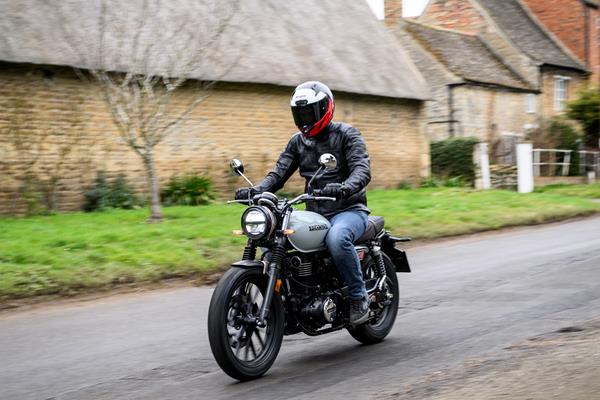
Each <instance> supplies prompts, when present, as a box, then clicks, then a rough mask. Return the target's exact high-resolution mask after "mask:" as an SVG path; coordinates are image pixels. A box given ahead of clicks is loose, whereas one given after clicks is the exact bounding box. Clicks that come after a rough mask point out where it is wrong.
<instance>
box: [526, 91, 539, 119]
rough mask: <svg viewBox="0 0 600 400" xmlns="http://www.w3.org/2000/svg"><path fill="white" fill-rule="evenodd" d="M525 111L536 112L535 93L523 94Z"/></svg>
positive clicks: (528, 112)
mask: <svg viewBox="0 0 600 400" xmlns="http://www.w3.org/2000/svg"><path fill="white" fill-rule="evenodd" d="M525 112H526V113H527V114H535V113H537V95H536V94H535V93H527V95H525Z"/></svg>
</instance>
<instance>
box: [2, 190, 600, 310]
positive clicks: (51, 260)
mask: <svg viewBox="0 0 600 400" xmlns="http://www.w3.org/2000/svg"><path fill="white" fill-rule="evenodd" d="M368 197H369V207H370V208H371V209H372V210H373V214H376V215H384V216H385V217H386V225H387V227H388V228H389V229H391V230H392V231H393V232H394V233H396V234H398V235H410V236H413V237H415V238H434V237H441V236H448V235H455V234H462V233H471V232H477V231H482V230H488V229H497V228H501V227H504V226H511V225H520V224H530V223H539V222H544V221H548V220H555V219H560V218H568V217H573V216H578V215H584V214H589V213H593V212H597V211H600V204H597V203H594V202H592V201H590V200H586V199H581V198H576V197H569V196H562V195H557V194H550V193H533V194H528V195H519V194H517V193H514V192H509V191H486V192H476V191H470V190H467V189H449V188H442V189H440V188H435V189H416V190H393V191H383V190H375V191H372V192H370V193H369V196H368ZM242 210H243V207H241V206H237V205H221V204H214V205H209V206H201V207H169V208H165V209H164V216H165V221H164V222H163V223H160V224H146V223H145V219H146V217H147V210H130V211H125V210H113V211H107V212H102V213H87V214H86V213H73V214H59V215H52V216H44V217H33V218H21V219H20V218H0V299H2V298H4V299H6V298H11V297H26V296H35V295H41V294H55V293H60V294H72V293H76V292H79V291H81V290H84V289H87V288H100V287H111V286H112V285H114V284H120V283H133V282H136V283H137V282H151V281H158V280H160V279H164V278H168V277H178V276H191V275H194V274H202V273H207V272H210V271H214V270H215V269H217V268H219V267H222V266H224V265H226V264H227V263H228V262H229V261H231V260H234V259H236V258H238V257H239V256H240V254H241V251H242V248H243V245H244V243H245V239H244V238H242V237H235V236H232V235H231V233H230V232H231V230H233V229H238V227H239V217H240V214H241V212H242Z"/></svg>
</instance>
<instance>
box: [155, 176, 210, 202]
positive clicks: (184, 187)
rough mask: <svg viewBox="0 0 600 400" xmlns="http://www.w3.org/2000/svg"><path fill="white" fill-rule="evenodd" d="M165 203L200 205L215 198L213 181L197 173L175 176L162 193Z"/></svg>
mask: <svg viewBox="0 0 600 400" xmlns="http://www.w3.org/2000/svg"><path fill="white" fill-rule="evenodd" d="M161 197H162V200H163V203H164V204H165V205H189V206H198V205H202V204H208V203H210V201H211V200H213V199H214V198H215V193H214V190H213V184H212V181H211V180H210V179H209V178H206V177H203V176H199V175H196V174H187V175H184V176H182V177H177V176H173V177H171V179H170V180H169V182H168V183H167V186H166V187H165V188H164V189H163V191H162V193H161Z"/></svg>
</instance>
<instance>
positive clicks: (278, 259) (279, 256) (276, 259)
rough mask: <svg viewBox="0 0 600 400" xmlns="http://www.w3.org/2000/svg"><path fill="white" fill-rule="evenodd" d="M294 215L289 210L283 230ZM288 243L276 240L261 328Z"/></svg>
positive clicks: (259, 324) (285, 215)
mask: <svg viewBox="0 0 600 400" xmlns="http://www.w3.org/2000/svg"><path fill="white" fill-rule="evenodd" d="M291 215H292V209H291V208H288V209H287V210H286V211H285V214H284V216H283V222H282V224H281V230H282V231H283V230H285V229H287V228H288V225H289V223H290V216H291ZM286 243H287V237H286V236H283V235H281V236H279V237H278V238H277V239H276V240H275V246H274V247H273V254H272V256H271V263H270V264H269V272H268V273H269V283H268V284H267V292H266V293H265V298H264V301H263V304H262V307H261V308H260V315H259V317H258V321H257V324H258V326H260V327H264V326H266V319H267V316H268V315H269V309H270V308H271V301H273V292H275V284H276V283H277V277H278V276H279V270H280V269H281V263H282V262H283V257H284V256H285V245H286Z"/></svg>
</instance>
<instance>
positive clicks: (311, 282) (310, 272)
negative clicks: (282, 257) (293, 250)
mask: <svg viewBox="0 0 600 400" xmlns="http://www.w3.org/2000/svg"><path fill="white" fill-rule="evenodd" d="M288 260H289V265H290V269H291V272H292V277H293V278H294V280H295V281H296V283H298V284H300V286H302V287H303V288H304V289H308V288H313V287H315V286H317V284H318V282H317V280H316V278H315V272H316V271H315V260H313V259H312V257H307V256H306V255H304V254H301V255H295V256H292V257H290V258H289V259H288Z"/></svg>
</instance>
